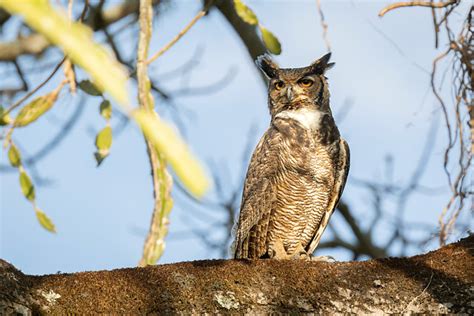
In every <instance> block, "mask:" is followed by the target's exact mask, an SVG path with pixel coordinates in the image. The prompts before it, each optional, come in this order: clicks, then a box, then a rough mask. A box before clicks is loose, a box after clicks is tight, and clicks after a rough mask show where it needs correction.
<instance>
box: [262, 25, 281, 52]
mask: <svg viewBox="0 0 474 316" xmlns="http://www.w3.org/2000/svg"><path fill="white" fill-rule="evenodd" d="M260 32H262V38H263V43H264V44H265V46H266V47H267V49H268V51H269V52H270V53H272V54H273V55H280V54H281V44H280V41H279V40H278V38H277V37H276V36H275V35H273V33H272V32H270V31H269V30H268V29H266V28H264V27H263V26H261V25H260Z"/></svg>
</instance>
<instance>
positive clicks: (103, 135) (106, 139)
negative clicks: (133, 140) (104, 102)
mask: <svg viewBox="0 0 474 316" xmlns="http://www.w3.org/2000/svg"><path fill="white" fill-rule="evenodd" d="M110 146H112V128H110V126H106V127H104V128H103V129H102V130H101V131H100V132H99V133H98V134H97V136H96V138H95V147H97V151H96V152H95V153H94V157H95V160H96V161H97V166H100V164H101V163H102V161H103V160H104V159H105V157H107V156H108V155H109V153H110Z"/></svg>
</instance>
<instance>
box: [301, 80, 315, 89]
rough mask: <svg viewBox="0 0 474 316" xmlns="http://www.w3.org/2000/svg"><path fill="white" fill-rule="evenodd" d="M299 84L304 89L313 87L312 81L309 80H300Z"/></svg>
mask: <svg viewBox="0 0 474 316" xmlns="http://www.w3.org/2000/svg"><path fill="white" fill-rule="evenodd" d="M299 84H300V85H301V86H302V87H305V88H308V87H311V86H312V85H313V80H311V79H307V78H305V79H301V80H300V81H299Z"/></svg>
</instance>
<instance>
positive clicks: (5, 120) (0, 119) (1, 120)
mask: <svg viewBox="0 0 474 316" xmlns="http://www.w3.org/2000/svg"><path fill="white" fill-rule="evenodd" d="M4 113H5V109H4V108H3V106H0V126H5V125H8V124H10V123H11V122H12V121H13V120H12V118H11V116H10V114H9V113H7V114H4Z"/></svg>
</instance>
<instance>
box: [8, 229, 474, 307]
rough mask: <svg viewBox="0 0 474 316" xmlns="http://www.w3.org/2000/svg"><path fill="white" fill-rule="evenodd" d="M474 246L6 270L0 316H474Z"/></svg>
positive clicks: (469, 241)
mask: <svg viewBox="0 0 474 316" xmlns="http://www.w3.org/2000/svg"><path fill="white" fill-rule="evenodd" d="M473 254H474V236H473V235H471V236H470V237H468V238H466V239H463V240H461V241H460V242H457V243H454V244H451V245H448V246H446V247H443V248H441V249H439V250H437V251H433V252H430V253H428V254H425V255H419V256H414V257H411V258H386V259H376V260H369V261H364V262H338V263H323V262H305V261H275V260H254V261H245V260H240V261H237V260H213V261H210V260H206V261H194V262H182V263H176V264H166V265H158V266H148V267H145V268H128V269H118V270H113V271H97V272H80V273H73V274H55V275H44V276H31V275H25V274H23V273H21V272H20V271H18V270H17V269H16V268H15V267H13V266H12V265H11V264H9V263H7V262H5V261H2V260H0V314H1V315H4V314H12V313H14V312H16V313H20V314H38V313H53V314H60V315H65V314H67V313H74V314H81V315H82V314H96V313H108V314H133V315H137V314H160V315H161V314H177V313H180V314H197V313H199V314H201V313H212V314H215V313H218V314H245V313H249V314H250V313H251V314H254V313H277V314H278V313H285V314H286V313H317V314H320V313H322V314H325V313H331V314H337V313H382V312H383V313H387V312H389V313H428V314H432V313H465V314H471V315H472V314H474V260H473Z"/></svg>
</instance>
